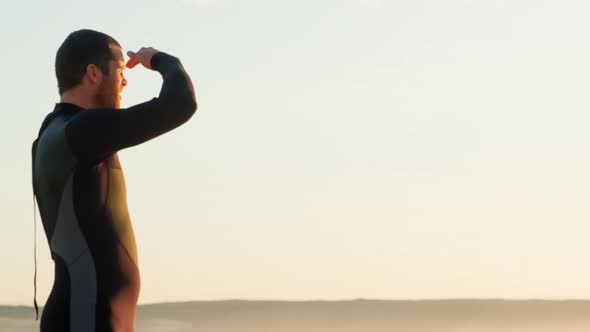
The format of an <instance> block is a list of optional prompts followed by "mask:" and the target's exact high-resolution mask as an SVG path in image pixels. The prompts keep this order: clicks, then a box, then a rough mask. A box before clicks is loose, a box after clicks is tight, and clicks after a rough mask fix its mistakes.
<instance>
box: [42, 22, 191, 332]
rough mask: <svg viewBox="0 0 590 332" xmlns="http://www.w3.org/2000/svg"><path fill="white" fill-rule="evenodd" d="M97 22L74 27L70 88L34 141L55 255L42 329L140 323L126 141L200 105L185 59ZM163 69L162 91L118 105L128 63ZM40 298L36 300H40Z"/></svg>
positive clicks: (65, 47)
mask: <svg viewBox="0 0 590 332" xmlns="http://www.w3.org/2000/svg"><path fill="white" fill-rule="evenodd" d="M127 55H128V56H129V57H130V59H129V61H128V62H127V63H125V61H124V60H123V54H122V51H121V46H120V45H119V43H118V42H117V41H116V40H115V39H113V38H112V37H110V36H108V35H106V34H104V33H101V32H97V31H93V30H79V31H75V32H73V33H71V34H70V35H69V36H68V37H67V38H66V40H65V41H64V42H63V44H62V45H61V47H60V48H59V50H58V51H57V56H56V59H55V70H56V76H57V82H58V88H59V94H60V96H61V101H60V103H57V104H56V105H55V108H54V109H53V111H52V112H51V113H49V114H48V115H47V117H46V118H45V120H44V121H43V124H42V125H41V129H40V131H39V136H38V138H37V139H36V140H35V141H34V143H33V148H32V153H33V190H34V193H35V195H36V200H37V203H38V204H39V211H40V213H41V218H42V222H43V228H44V231H45V235H46V237H47V241H48V242H49V247H50V251H51V257H52V259H53V261H54V264H55V278H54V284H53V288H52V290H51V293H50V295H49V298H48V299H47V303H46V305H45V307H44V310H43V313H42V316H41V331H42V332H49V331H52V332H87V331H93V332H94V331H96V332H103V331H133V330H134V318H135V309H136V305H137V299H138V296H139V290H140V275H139V270H138V258H137V250H136V245H135V238H134V234H133V229H132V226H131V222H130V218H129V214H128V210H127V203H126V192H125V180H124V177H123V172H122V170H121V165H120V163H119V159H118V157H117V151H119V150H121V149H124V148H127V147H131V146H134V145H137V144H140V143H143V142H145V141H148V140H150V139H152V138H154V137H157V136H159V135H161V134H163V133H165V132H168V131H170V130H172V129H174V128H176V127H178V126H180V125H181V124H183V123H185V122H186V121H187V120H188V119H190V118H191V116H192V115H193V114H194V113H195V112H196V108H197V104H196V98H195V94H194V89H193V85H192V83H191V80H190V78H189V76H188V75H187V74H186V72H185V71H184V69H183V67H182V65H181V63H180V61H179V60H178V59H177V58H176V57H174V56H171V55H169V54H166V53H163V52H159V51H158V50H156V49H153V48H142V49H140V50H139V51H138V52H137V53H134V52H127ZM138 64H141V65H143V66H144V67H145V68H147V69H151V70H155V71H158V72H159V73H160V74H161V75H162V77H163V83H162V88H161V90H160V94H159V96H158V97H157V98H153V99H151V100H149V101H147V102H144V103H141V104H138V105H135V106H132V107H129V108H126V109H119V103H120V100H121V96H120V93H121V92H122V91H123V88H124V87H125V86H126V85H127V80H126V79H125V77H124V75H123V69H124V68H125V66H126V67H128V68H133V67H135V66H136V65H138ZM35 304H36V300H35Z"/></svg>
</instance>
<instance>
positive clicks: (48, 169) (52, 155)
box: [34, 116, 76, 239]
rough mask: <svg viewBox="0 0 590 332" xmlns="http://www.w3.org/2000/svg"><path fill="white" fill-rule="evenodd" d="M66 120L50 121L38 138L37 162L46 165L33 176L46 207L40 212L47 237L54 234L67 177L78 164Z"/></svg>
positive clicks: (37, 169)
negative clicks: (66, 132) (67, 133)
mask: <svg viewBox="0 0 590 332" xmlns="http://www.w3.org/2000/svg"><path fill="white" fill-rule="evenodd" d="M65 120H66V119H64V117H63V116H60V117H56V118H55V119H53V120H52V121H51V123H50V124H49V125H48V126H47V128H46V129H45V130H44V131H43V133H42V135H41V137H39V141H38V143H37V149H36V152H35V165H43V167H38V166H37V167H35V169H34V172H35V173H34V175H35V182H36V183H37V188H38V192H37V196H39V199H38V202H39V203H43V206H39V211H41V212H42V215H41V217H42V219H43V226H44V229H45V233H46V235H47V239H51V237H52V236H53V230H54V228H55V223H56V221H57V213H58V209H59V200H60V199H61V197H62V194H63V191H64V188H65V184H66V181H67V179H68V176H70V174H71V173H72V171H73V169H74V167H75V165H76V158H75V156H74V155H73V154H72V152H71V150H70V148H69V146H68V143H67V138H66V134H65V128H64V127H65V124H66V121H65Z"/></svg>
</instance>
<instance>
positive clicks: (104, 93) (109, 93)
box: [94, 81, 121, 109]
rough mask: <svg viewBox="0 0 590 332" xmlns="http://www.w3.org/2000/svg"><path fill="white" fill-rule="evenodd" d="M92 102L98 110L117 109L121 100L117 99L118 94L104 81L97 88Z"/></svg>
mask: <svg viewBox="0 0 590 332" xmlns="http://www.w3.org/2000/svg"><path fill="white" fill-rule="evenodd" d="M94 101H95V105H96V106H97V107H98V108H115V109H118V108H119V107H120V106H121V100H120V99H119V92H118V91H117V89H115V87H113V86H110V85H109V84H107V83H106V82H104V81H103V82H102V83H101V85H100V86H99V88H98V92H97V93H96V96H95V97H94Z"/></svg>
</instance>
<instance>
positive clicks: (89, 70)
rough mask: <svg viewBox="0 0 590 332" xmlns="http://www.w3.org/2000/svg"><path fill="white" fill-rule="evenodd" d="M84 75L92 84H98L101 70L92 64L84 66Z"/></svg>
mask: <svg viewBox="0 0 590 332" xmlns="http://www.w3.org/2000/svg"><path fill="white" fill-rule="evenodd" d="M85 76H86V78H87V79H88V81H90V83H92V84H99V83H100V82H101V81H102V71H100V68H98V67H97V66H96V65H94V64H89V65H88V66H86V75H85Z"/></svg>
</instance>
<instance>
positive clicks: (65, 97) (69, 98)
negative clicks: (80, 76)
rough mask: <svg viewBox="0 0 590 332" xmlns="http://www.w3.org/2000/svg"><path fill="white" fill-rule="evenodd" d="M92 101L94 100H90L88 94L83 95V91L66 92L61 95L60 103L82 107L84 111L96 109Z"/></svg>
mask: <svg viewBox="0 0 590 332" xmlns="http://www.w3.org/2000/svg"><path fill="white" fill-rule="evenodd" d="M92 100H93V98H89V97H88V96H87V95H86V94H84V93H82V92H81V91H76V90H72V91H66V92H64V93H63V94H62V95H61V100H60V102H62V103H69V104H74V105H77V106H80V107H82V108H83V109H87V108H94V107H96V105H94V102H92Z"/></svg>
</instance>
